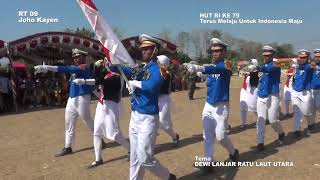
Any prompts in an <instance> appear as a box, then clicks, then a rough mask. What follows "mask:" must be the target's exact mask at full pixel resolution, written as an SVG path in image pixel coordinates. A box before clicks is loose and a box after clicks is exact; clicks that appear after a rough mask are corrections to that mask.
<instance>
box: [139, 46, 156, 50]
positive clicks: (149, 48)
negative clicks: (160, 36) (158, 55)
mask: <svg viewBox="0 0 320 180" xmlns="http://www.w3.org/2000/svg"><path fill="white" fill-rule="evenodd" d="M153 48H154V46H148V47H143V48H141V50H142V51H148V50H153Z"/></svg>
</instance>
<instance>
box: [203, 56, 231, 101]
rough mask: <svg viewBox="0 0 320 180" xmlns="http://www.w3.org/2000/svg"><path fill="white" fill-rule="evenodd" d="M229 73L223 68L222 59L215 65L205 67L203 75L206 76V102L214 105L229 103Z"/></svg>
mask: <svg viewBox="0 0 320 180" xmlns="http://www.w3.org/2000/svg"><path fill="white" fill-rule="evenodd" d="M231 73H232V72H231V71H230V70H228V69H227V68H226V66H225V63H224V59H221V60H219V61H218V62H216V63H215V64H211V65H209V66H205V71H204V72H203V74H208V80H207V102H208V103H209V104H211V105H214V104H215V103H217V102H226V101H229V85H230V78H231Z"/></svg>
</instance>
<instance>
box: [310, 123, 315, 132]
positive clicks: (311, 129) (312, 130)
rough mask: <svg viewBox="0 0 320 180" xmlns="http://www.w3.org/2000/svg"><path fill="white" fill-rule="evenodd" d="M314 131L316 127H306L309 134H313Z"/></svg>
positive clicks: (312, 125)
mask: <svg viewBox="0 0 320 180" xmlns="http://www.w3.org/2000/svg"><path fill="white" fill-rule="evenodd" d="M315 130H316V125H315V124H311V125H308V131H309V133H315Z"/></svg>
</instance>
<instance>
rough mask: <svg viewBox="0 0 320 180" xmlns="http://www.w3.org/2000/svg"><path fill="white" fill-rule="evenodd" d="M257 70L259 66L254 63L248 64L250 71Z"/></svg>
mask: <svg viewBox="0 0 320 180" xmlns="http://www.w3.org/2000/svg"><path fill="white" fill-rule="evenodd" d="M256 70H257V66H255V65H253V64H252V65H249V66H248V71H249V72H254V71H256Z"/></svg>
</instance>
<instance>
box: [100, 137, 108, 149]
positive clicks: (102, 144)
mask: <svg viewBox="0 0 320 180" xmlns="http://www.w3.org/2000/svg"><path fill="white" fill-rule="evenodd" d="M101 148H102V149H105V148H107V143H106V142H104V140H103V139H101Z"/></svg>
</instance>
